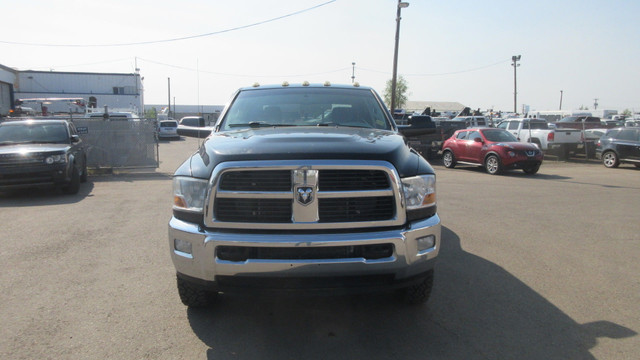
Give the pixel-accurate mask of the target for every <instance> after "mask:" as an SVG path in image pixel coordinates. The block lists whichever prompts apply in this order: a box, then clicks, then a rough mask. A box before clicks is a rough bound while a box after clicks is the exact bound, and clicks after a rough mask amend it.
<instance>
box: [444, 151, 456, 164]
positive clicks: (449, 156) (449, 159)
mask: <svg viewBox="0 0 640 360" xmlns="http://www.w3.org/2000/svg"><path fill="white" fill-rule="evenodd" d="M442 163H443V164H444V167H446V168H449V169H453V168H454V167H455V166H456V159H455V157H453V153H452V152H451V150H445V151H444V152H443V153H442Z"/></svg>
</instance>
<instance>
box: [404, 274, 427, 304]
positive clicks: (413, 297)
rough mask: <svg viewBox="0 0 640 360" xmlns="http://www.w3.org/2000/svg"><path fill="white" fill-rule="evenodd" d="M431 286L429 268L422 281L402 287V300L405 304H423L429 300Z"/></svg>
mask: <svg viewBox="0 0 640 360" xmlns="http://www.w3.org/2000/svg"><path fill="white" fill-rule="evenodd" d="M432 288H433V270H430V271H429V273H428V274H427V277H426V278H425V279H424V280H423V281H422V282H420V283H418V284H415V285H411V286H409V287H407V288H404V289H402V292H401V295H402V300H403V302H404V303H405V304H409V305H418V304H424V303H426V302H427V300H429V296H430V295H431V289H432Z"/></svg>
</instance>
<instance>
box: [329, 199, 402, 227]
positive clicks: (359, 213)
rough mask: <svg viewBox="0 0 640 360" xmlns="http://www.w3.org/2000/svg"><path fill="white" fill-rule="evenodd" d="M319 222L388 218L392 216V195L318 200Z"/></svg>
mask: <svg viewBox="0 0 640 360" xmlns="http://www.w3.org/2000/svg"><path fill="white" fill-rule="evenodd" d="M318 212H319V214H320V222H356V221H379V220H390V219H392V218H393V216H394V213H395V211H394V202H393V197H392V196H382V197H362V198H337V199H320V200H319V211H318Z"/></svg>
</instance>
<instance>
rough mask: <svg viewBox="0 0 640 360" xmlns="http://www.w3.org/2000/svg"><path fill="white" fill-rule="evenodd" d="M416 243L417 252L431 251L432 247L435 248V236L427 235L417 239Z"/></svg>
mask: <svg viewBox="0 0 640 360" xmlns="http://www.w3.org/2000/svg"><path fill="white" fill-rule="evenodd" d="M416 241H417V242H418V251H419V252H420V251H424V250H427V249H432V248H433V247H434V246H436V236H435V235H428V236H425V237H421V238H417V239H416Z"/></svg>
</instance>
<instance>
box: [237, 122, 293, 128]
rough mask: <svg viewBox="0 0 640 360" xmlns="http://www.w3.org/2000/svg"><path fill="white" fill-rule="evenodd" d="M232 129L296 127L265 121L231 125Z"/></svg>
mask: <svg viewBox="0 0 640 360" xmlns="http://www.w3.org/2000/svg"><path fill="white" fill-rule="evenodd" d="M227 126H229V127H230V128H234V127H250V128H262V127H279V126H296V125H293V124H270V123H266V122H264V121H251V122H248V123H245V124H229V125H227Z"/></svg>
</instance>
